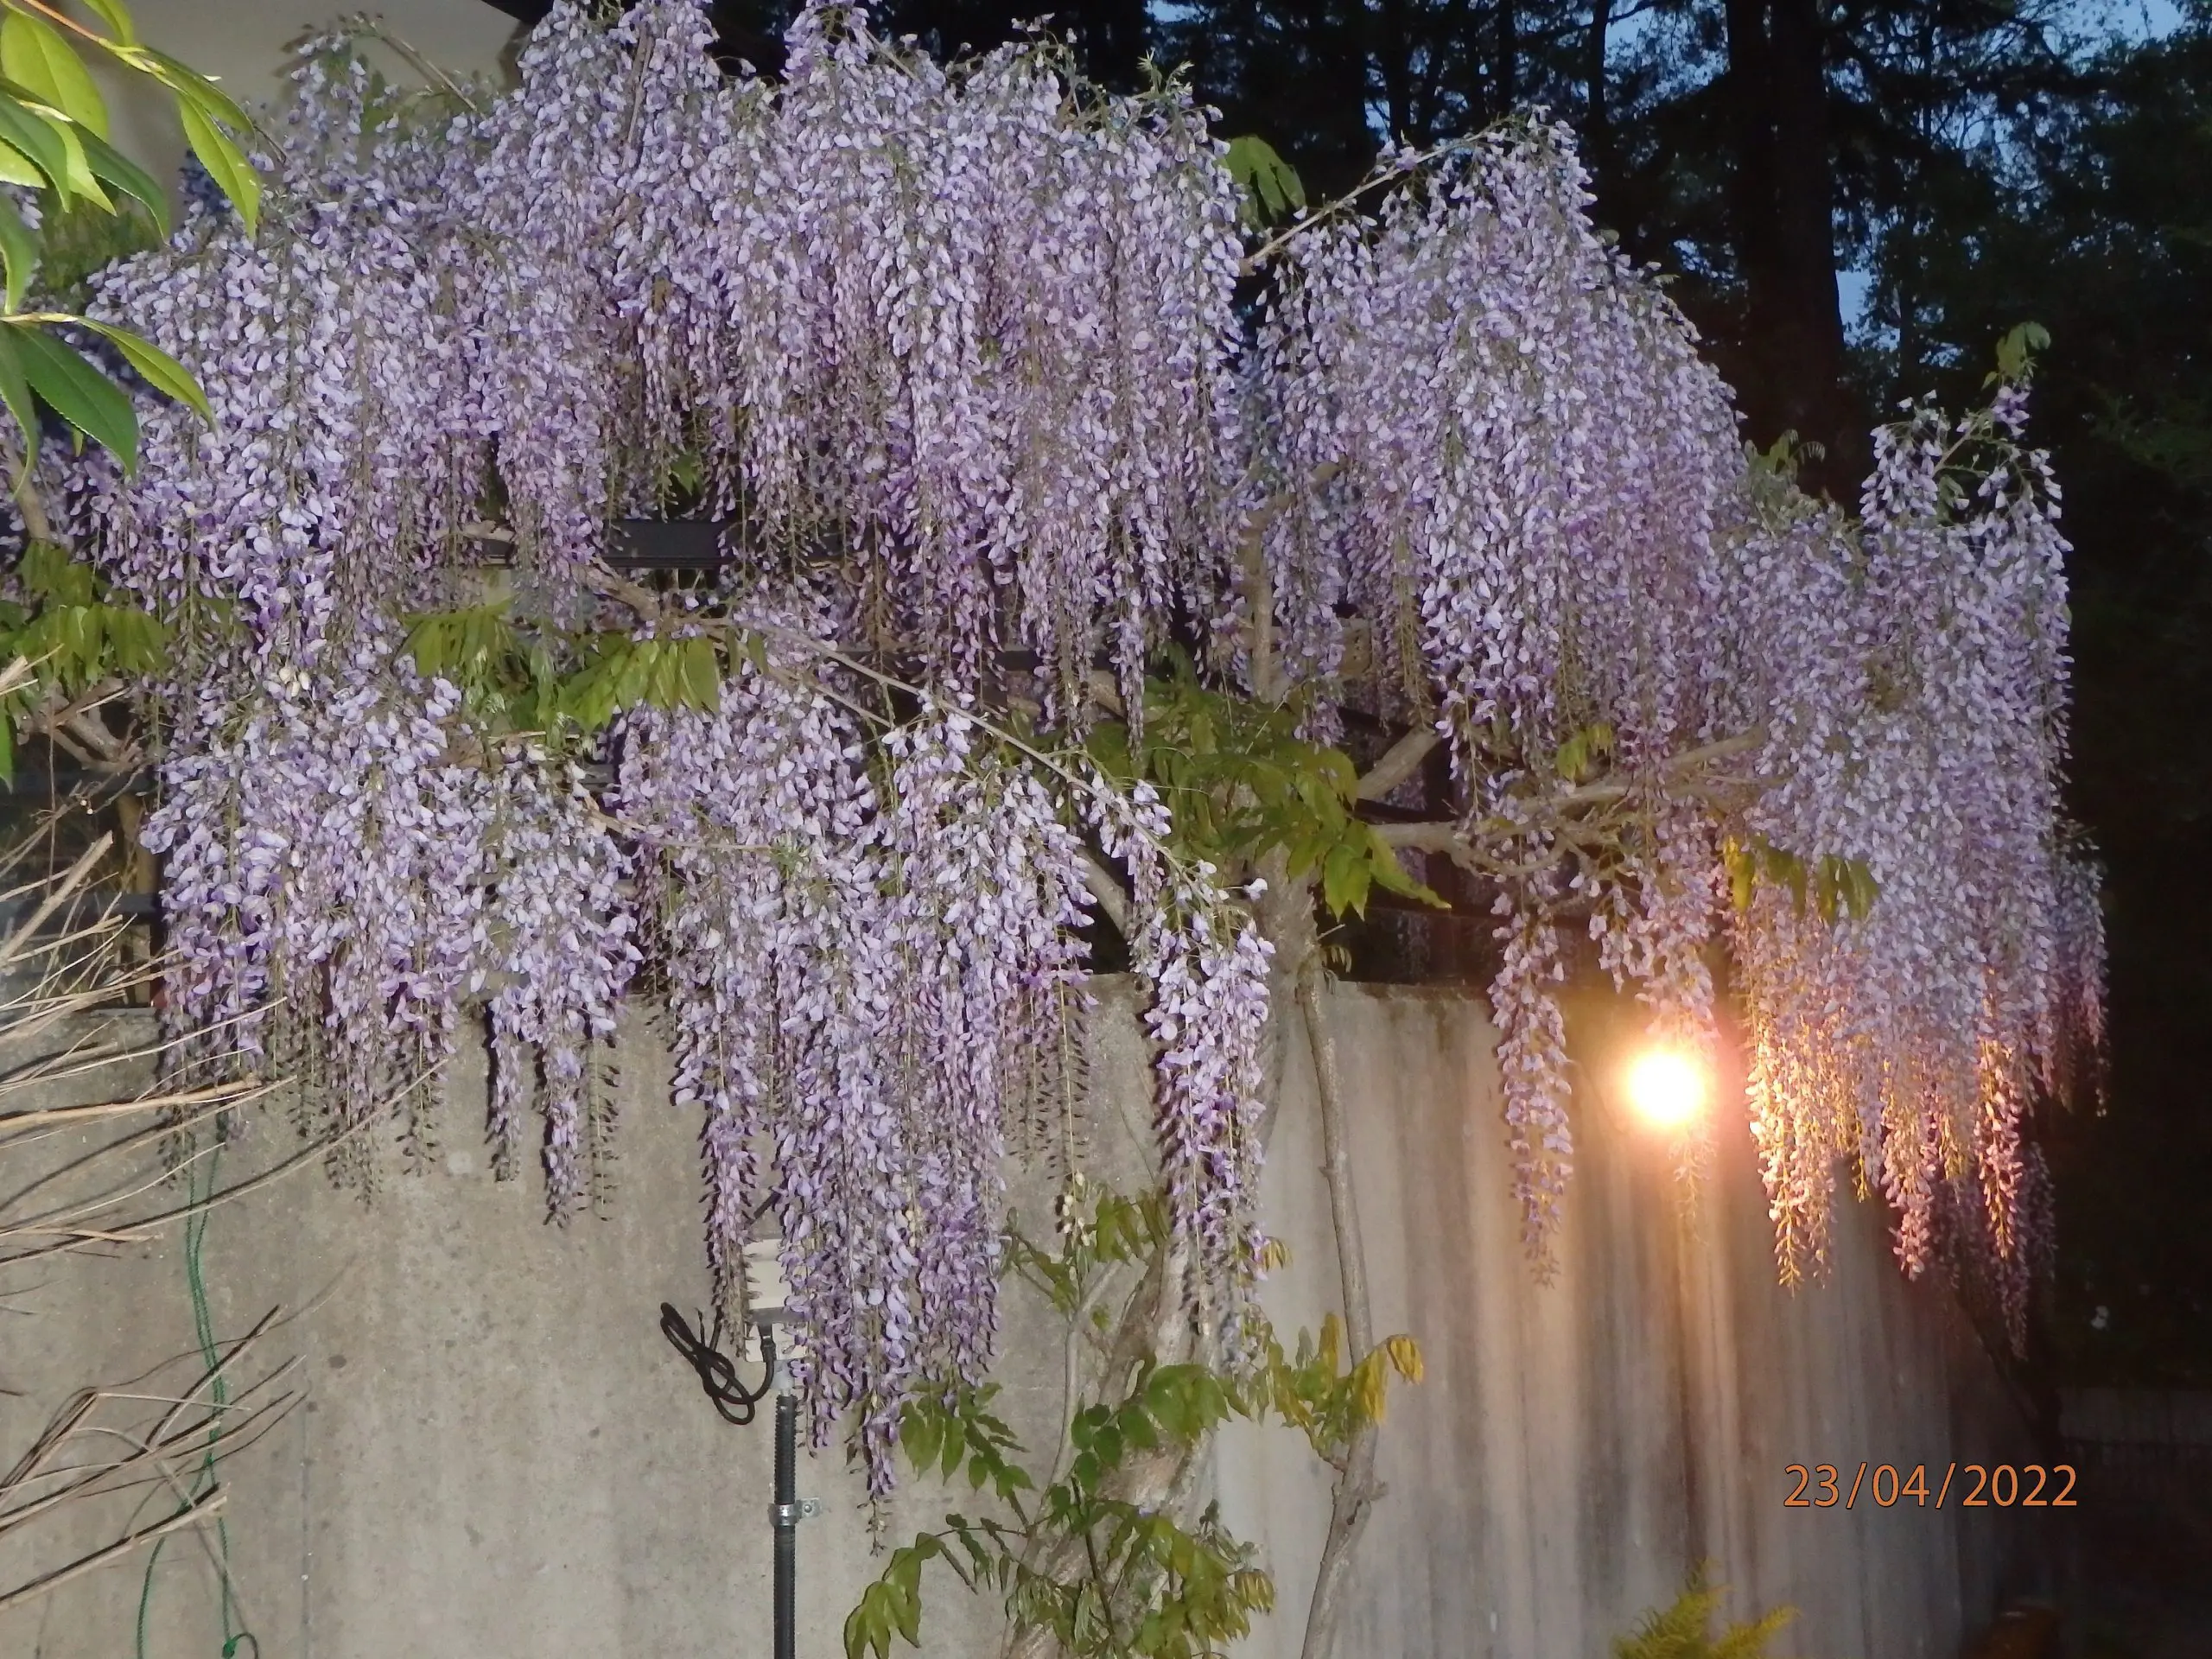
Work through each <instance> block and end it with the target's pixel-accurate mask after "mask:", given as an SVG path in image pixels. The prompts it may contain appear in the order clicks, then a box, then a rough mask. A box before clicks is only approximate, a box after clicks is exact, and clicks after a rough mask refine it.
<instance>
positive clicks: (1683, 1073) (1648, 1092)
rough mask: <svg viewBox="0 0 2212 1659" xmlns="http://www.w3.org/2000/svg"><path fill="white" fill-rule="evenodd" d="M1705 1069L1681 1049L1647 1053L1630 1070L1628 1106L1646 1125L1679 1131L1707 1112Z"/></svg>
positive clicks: (1638, 1056) (1653, 1050) (1640, 1055)
mask: <svg viewBox="0 0 2212 1659" xmlns="http://www.w3.org/2000/svg"><path fill="white" fill-rule="evenodd" d="M1705 1096H1706V1077H1705V1068H1704V1067H1703V1066H1702V1065H1700V1064H1699V1063H1698V1062H1697V1061H1696V1060H1694V1059H1693V1058H1691V1057H1690V1056H1688V1055H1687V1054H1684V1053H1682V1052H1681V1051H1680V1050H1678V1049H1672V1048H1653V1049H1647V1050H1645V1051H1644V1052H1643V1053H1641V1054H1639V1055H1637V1058H1636V1060H1635V1063H1634V1064H1633V1065H1630V1067H1629V1069H1628V1097H1629V1103H1630V1105H1632V1106H1634V1107H1635V1108H1636V1110H1637V1116H1640V1117H1642V1118H1643V1119H1644V1121H1645V1122H1650V1123H1656V1124H1657V1125H1658V1126H1659V1127H1660V1128H1667V1129H1678V1128H1681V1127H1682V1125H1684V1124H1685V1123H1688V1122H1689V1121H1690V1120H1691V1119H1692V1118H1694V1117H1695V1116H1697V1115H1698V1114H1699V1113H1700V1112H1701V1111H1703V1110H1704V1109H1705Z"/></svg>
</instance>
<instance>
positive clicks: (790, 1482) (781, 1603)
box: [770, 1390, 799, 1659]
mask: <svg viewBox="0 0 2212 1659" xmlns="http://www.w3.org/2000/svg"><path fill="white" fill-rule="evenodd" d="M770 1518H771V1519H772V1520H773V1521H774V1522H775V1526H776V1659H795V1655H796V1653H797V1651H798V1518H799V1501H798V1398H797V1396H795V1395H792V1394H791V1393H790V1392H789V1391H788V1390H786V1391H785V1392H784V1393H781V1394H779V1395H777V1396H776V1507H775V1508H774V1509H773V1510H771V1511H770Z"/></svg>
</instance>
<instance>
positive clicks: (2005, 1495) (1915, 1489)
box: [1782, 1463, 2078, 1510]
mask: <svg viewBox="0 0 2212 1659" xmlns="http://www.w3.org/2000/svg"><path fill="white" fill-rule="evenodd" d="M1782 1472H1783V1475H1784V1476H1786V1477H1788V1478H1789V1480H1790V1481H1791V1482H1792V1485H1791V1487H1790V1491H1789V1497H1785V1498H1783V1500H1782V1506H1783V1508H1784V1509H1786V1510H1833V1509H1834V1508H1836V1507H1838V1506H1839V1505H1840V1506H1841V1507H1842V1508H1844V1509H1847V1510H1848V1509H1853V1508H1855V1507H1856V1506H1857V1505H1858V1504H1859V1503H1860V1502H1861V1501H1862V1500H1864V1501H1866V1502H1871V1503H1872V1504H1873V1505H1874V1507H1875V1508H1877V1509H1880V1510H1892V1509H1895V1508H1896V1507H1897V1505H1898V1504H1900V1503H1910V1504H1911V1505H1913V1506H1914V1507H1916V1508H1918V1509H1923V1510H1924V1509H1929V1508H1931V1507H1932V1508H1935V1509H1938V1510H1940V1509H1942V1507H1943V1505H1944V1503H1946V1502H1948V1503H1955V1504H1957V1505H1958V1506H1959V1507H1960V1508H1961V1509H1964V1510H1986V1509H1997V1510H2009V1509H2012V1508H2015V1507H2018V1508H2019V1509H2023V1510H2071V1509H2075V1508H2077V1507H2078V1505H2077V1504H2076V1503H2075V1498H2074V1465H2072V1464H2070V1463H2053V1464H2047V1465H2046V1464H2041V1463H2024V1464H2018V1465H2013V1464H2010V1463H1993V1464H1980V1463H1954V1464H1949V1465H1946V1466H1945V1467H1944V1469H1943V1471H1942V1479H1941V1480H1940V1481H1938V1482H1936V1483H1935V1484H1934V1485H1933V1487H1932V1489H1931V1486H1930V1481H1929V1470H1928V1465H1926V1464H1924V1463H1916V1464H1913V1465H1911V1466H1910V1467H1909V1468H1903V1469H1900V1468H1899V1467H1898V1466H1897V1465H1895V1464H1891V1463H1862V1464H1860V1465H1858V1467H1857V1468H1856V1469H1853V1467H1852V1466H1851V1465H1843V1466H1841V1467H1838V1466H1837V1465H1834V1464H1833V1463H1813V1464H1804V1463H1793V1464H1790V1465H1788V1466H1787V1467H1785V1468H1784V1469H1783V1471H1782Z"/></svg>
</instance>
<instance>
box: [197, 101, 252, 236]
mask: <svg viewBox="0 0 2212 1659" xmlns="http://www.w3.org/2000/svg"><path fill="white" fill-rule="evenodd" d="M177 114H178V115H179V116H180V117H181V118H182V119H183V122H184V137H185V141H186V142H187V143H189V144H190V145H191V146H192V153H193V154H194V156H198V157H199V158H200V166H202V167H204V168H207V176H208V177H209V178H211V179H213V181H215V188H217V189H218V190H220V191H221V192H222V193H223V194H225V195H226V196H228V197H229V198H230V199H231V205H232V207H236V208H237V209H238V217H239V218H240V219H244V220H245V228H246V231H247V233H248V234H251V233H252V232H253V231H254V230H255V229H256V227H257V226H259V225H260V223H261V177H260V175H258V174H257V173H256V172H255V171H254V170H253V168H252V167H251V165H250V164H249V163H248V162H247V161H246V159H245V151H243V150H241V149H239V148H238V145H237V143H234V142H233V141H232V138H231V136H230V135H229V134H228V133H226V132H225V131H224V130H222V129H221V128H220V127H219V126H217V125H216V124H214V122H213V121H212V120H210V119H209V118H208V117H207V111H205V110H203V109H201V108H200V105H197V104H194V103H193V102H191V101H190V100H189V99H185V100H182V101H180V102H179V104H178V105H177Z"/></svg>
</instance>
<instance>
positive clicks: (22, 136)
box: [0, 88, 85, 200]
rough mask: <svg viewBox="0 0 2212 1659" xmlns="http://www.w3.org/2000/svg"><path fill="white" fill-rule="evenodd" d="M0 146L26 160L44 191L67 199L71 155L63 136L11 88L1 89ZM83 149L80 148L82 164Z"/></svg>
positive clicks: (79, 156) (78, 150)
mask: <svg viewBox="0 0 2212 1659" xmlns="http://www.w3.org/2000/svg"><path fill="white" fill-rule="evenodd" d="M0 143H4V144H6V145H7V146H8V147H9V149H11V150H13V151H15V152H16V154H17V155H19V156H23V157H25V158H26V159H27V160H29V162H30V164H31V165H32V167H33V168H35V169H36V170H37V172H38V175H39V179H38V182H39V186H40V188H51V189H53V190H54V191H56V192H57V193H58V194H60V195H61V196H62V198H63V199H64V200H67V196H68V191H69V187H68V178H69V155H68V151H67V149H66V148H65V147H64V146H63V144H62V142H61V137H60V132H59V131H57V130H55V128H54V124H52V123H51V122H48V121H45V120H42V119H41V118H39V117H38V116H37V115H36V114H35V113H33V111H32V106H31V105H29V103H27V102H25V101H24V99H22V98H21V97H19V96H17V94H16V92H15V91H14V90H13V89H11V88H0ZM84 153H85V152H84V147H83V146H82V145H79V146H78V147H77V155H78V158H79V161H80V162H81V161H82V160H83V157H84Z"/></svg>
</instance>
